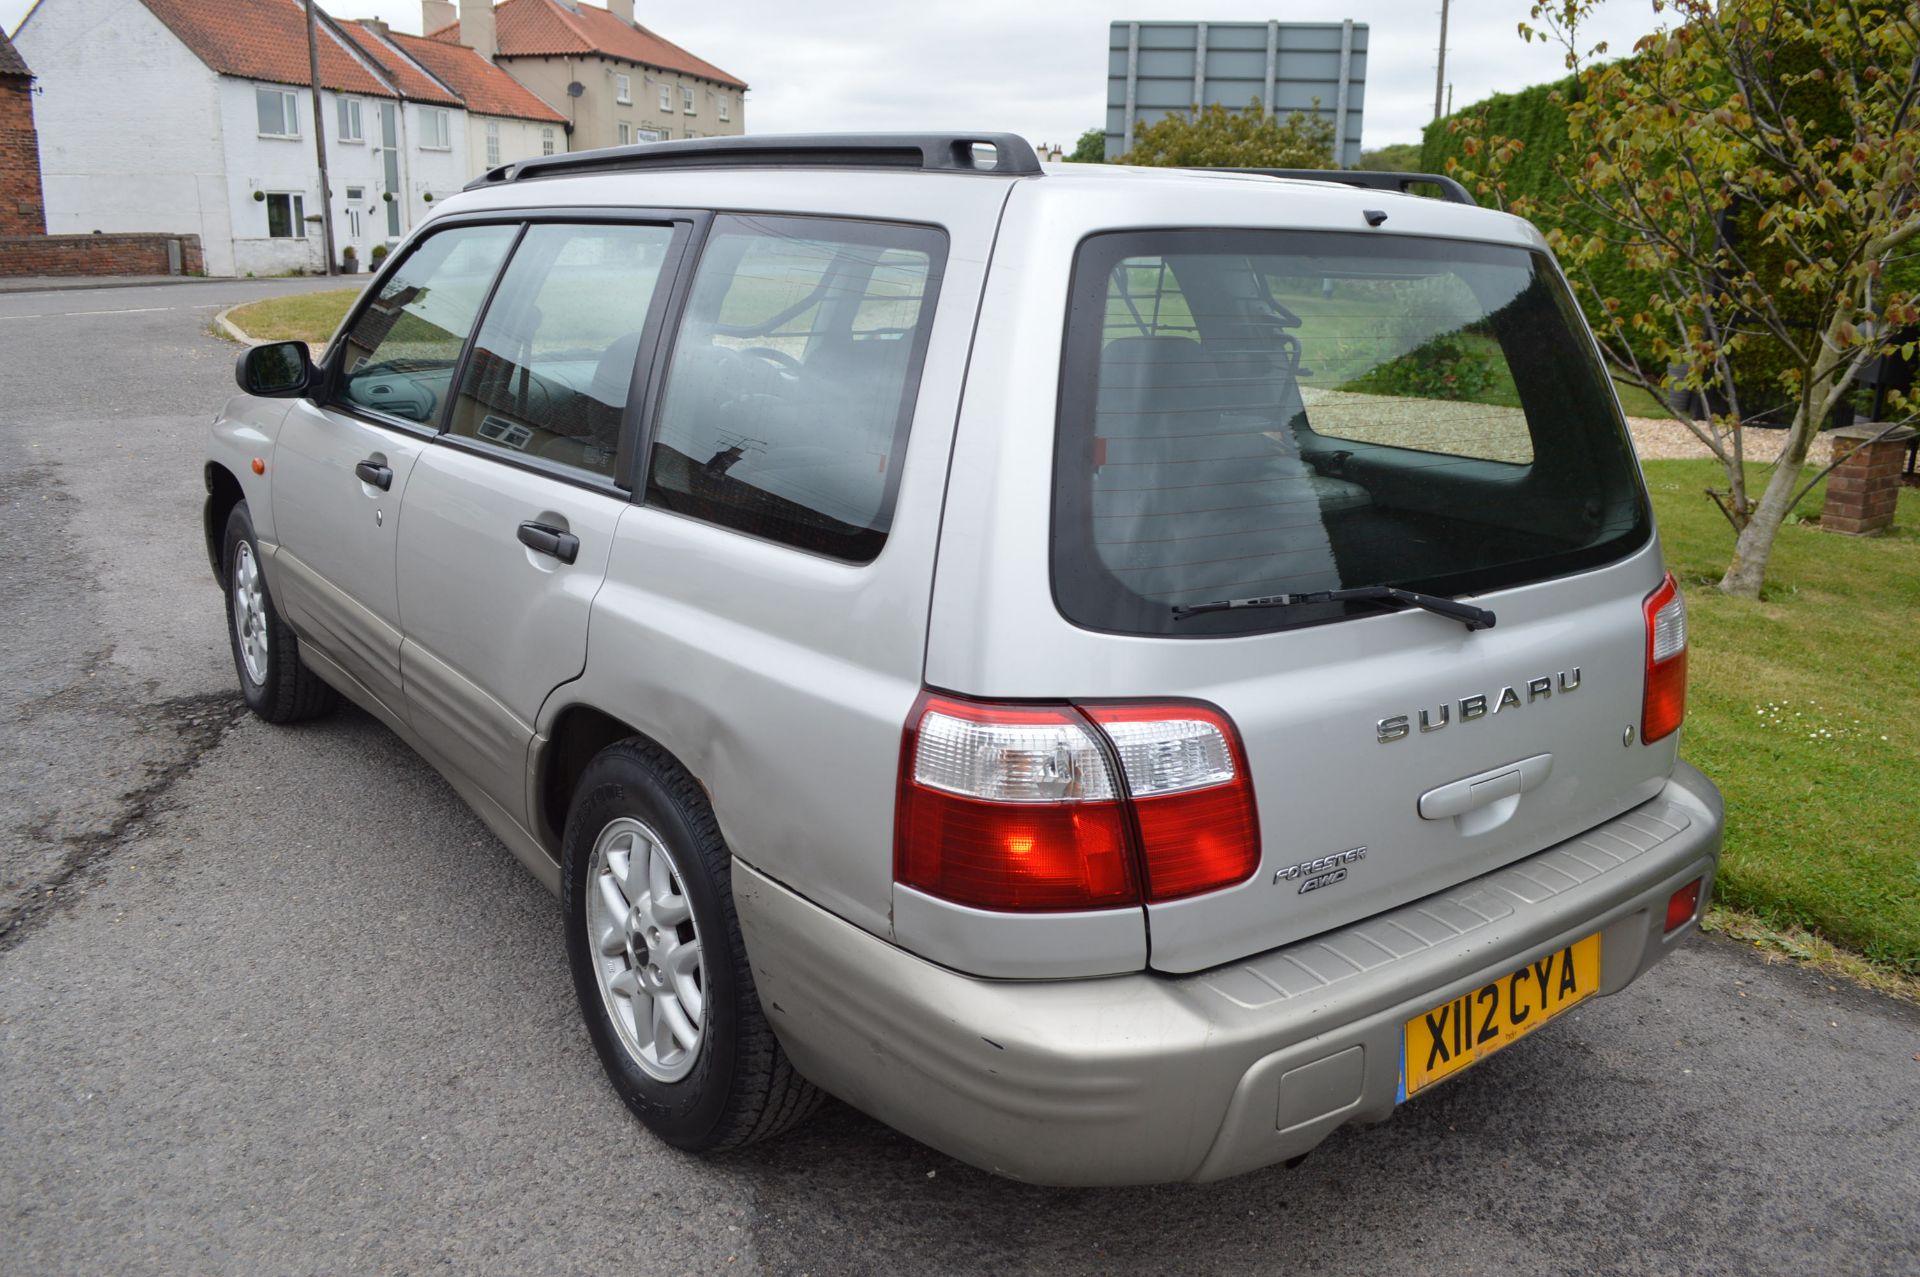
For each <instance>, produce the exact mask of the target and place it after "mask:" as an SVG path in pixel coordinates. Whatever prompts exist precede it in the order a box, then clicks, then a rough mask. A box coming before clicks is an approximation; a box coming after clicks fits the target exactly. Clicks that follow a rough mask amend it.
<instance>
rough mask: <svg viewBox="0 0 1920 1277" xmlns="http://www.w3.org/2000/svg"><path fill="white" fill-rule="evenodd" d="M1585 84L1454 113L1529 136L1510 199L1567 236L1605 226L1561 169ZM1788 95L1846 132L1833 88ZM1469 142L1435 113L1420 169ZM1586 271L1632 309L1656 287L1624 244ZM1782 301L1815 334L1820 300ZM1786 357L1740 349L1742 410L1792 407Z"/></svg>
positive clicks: (1765, 264) (1795, 57)
mask: <svg viewBox="0 0 1920 1277" xmlns="http://www.w3.org/2000/svg"><path fill="white" fill-rule="evenodd" d="M1778 65H1779V68H1780V70H1781V71H1783V72H1785V71H1789V70H1791V71H1804V70H1806V69H1808V68H1810V67H1811V66H1812V65H1814V63H1813V54H1812V51H1811V50H1797V49H1792V48H1783V49H1781V50H1780V51H1779V53H1778ZM1579 91H1580V89H1579V84H1578V82H1577V80H1576V79H1574V78H1573V77H1569V78H1567V79H1564V80H1559V81H1556V82H1554V83H1551V84H1540V85H1535V86H1534V87H1532V88H1530V89H1524V90H1522V91H1521V92H1519V93H1500V94H1495V95H1494V96H1493V97H1490V98H1487V99H1486V100H1484V101H1482V102H1477V103H1475V104H1473V105H1472V106H1469V107H1465V108H1463V109H1462V110H1460V111H1457V112H1455V113H1454V116H1452V117H1449V118H1456V119H1457V118H1462V117H1467V116H1475V115H1484V116H1485V117H1486V122H1487V124H1486V131H1487V133H1488V134H1489V135H1497V136H1505V137H1511V138H1518V139H1519V140H1520V141H1521V142H1523V143H1525V147H1524V148H1523V149H1522V150H1521V152H1520V154H1519V155H1518V156H1516V157H1515V158H1514V161H1513V163H1512V164H1511V165H1509V166H1508V168H1507V171H1506V173H1505V180H1506V183H1507V198H1508V199H1509V200H1510V201H1511V200H1513V199H1515V198H1517V197H1520V196H1531V197H1533V199H1534V201H1535V211H1534V216H1533V220H1534V222H1535V224H1536V225H1538V226H1539V227H1540V228H1541V229H1542V230H1548V229H1553V228H1556V227H1557V228H1558V229H1560V230H1563V231H1567V232H1569V233H1581V234H1593V233H1596V232H1599V231H1601V230H1603V229H1604V227H1603V224H1602V222H1601V219H1600V218H1599V217H1598V216H1597V215H1595V214H1592V213H1588V212H1586V211H1584V210H1582V209H1581V208H1579V207H1578V206H1577V205H1575V204H1574V202H1573V200H1572V199H1571V198H1570V197H1569V196H1568V194H1567V190H1566V186H1565V184H1564V183H1563V182H1562V181H1561V180H1560V178H1559V177H1557V176H1556V175H1555V169H1556V167H1557V166H1559V165H1561V163H1562V162H1563V161H1565V160H1570V159H1572V158H1574V156H1573V149H1574V147H1573V143H1572V141H1571V140H1570V139H1569V138H1568V136H1567V113H1566V109H1565V107H1564V106H1563V105H1562V104H1561V103H1562V101H1565V100H1571V99H1572V98H1574V97H1575V96H1576V95H1577V94H1578V93H1579ZM1791 92H1792V96H1793V97H1794V98H1795V99H1797V101H1795V102H1794V109H1795V113H1796V115H1798V116H1799V117H1800V118H1801V119H1802V120H1805V121H1808V122H1810V123H1812V124H1813V126H1814V127H1816V128H1823V129H1826V130H1828V131H1832V130H1835V129H1838V130H1841V132H1842V133H1844V130H1845V125H1846V117H1845V113H1844V111H1843V110H1842V108H1841V106H1840V104H1839V102H1838V101H1837V100H1835V99H1834V97H1833V96H1832V91H1831V90H1825V91H1823V90H1821V89H1820V88H1818V87H1815V86H1810V85H1806V84H1802V85H1800V86H1798V87H1796V88H1794V89H1793V90H1792V91H1791ZM1556 99H1559V100H1556ZM1464 141H1465V135H1464V134H1456V133H1450V132H1448V130H1447V120H1444V119H1443V120H1436V121H1434V122H1433V123H1432V124H1429V125H1428V126H1427V127H1426V131H1425V133H1424V135H1423V137H1422V139H1421V147H1420V167H1421V169H1422V170H1423V171H1425V172H1429V173H1444V172H1446V164H1447V160H1448V159H1449V158H1457V159H1459V160H1460V161H1461V162H1462V163H1471V161H1469V160H1468V157H1467V155H1466V152H1465V147H1464V146H1463V143H1464ZM1756 221H1757V215H1756V214H1755V213H1754V212H1753V211H1752V210H1750V209H1747V210H1742V211H1741V212H1740V213H1739V214H1737V215H1736V217H1735V220H1734V226H1733V233H1734V235H1735V236H1736V237H1737V242H1751V240H1752V239H1753V238H1757V232H1756V231H1755V230H1754V224H1755V222H1756ZM1743 232H1744V233H1743ZM1748 257H1749V260H1752V261H1753V262H1754V266H1755V269H1756V270H1758V271H1760V272H1761V273H1762V274H1763V275H1764V274H1766V273H1767V271H1768V270H1769V268H1770V267H1777V266H1779V265H1781V264H1784V262H1785V260H1786V250H1784V249H1782V248H1779V247H1775V246H1771V245H1761V244H1756V245H1755V246H1754V247H1752V248H1750V249H1749V250H1748ZM1587 278H1588V280H1590V281H1591V283H1592V285H1593V286H1594V288H1596V289H1598V290H1599V293H1600V295H1601V296H1603V297H1617V298H1619V299H1620V302H1621V304H1622V305H1623V307H1625V308H1626V309H1627V310H1628V311H1629V312H1634V311H1638V310H1641V309H1643V308H1644V307H1645V306H1646V303H1647V299H1648V298H1649V296H1650V295H1651V294H1652V292H1653V288H1654V281H1653V279H1652V278H1651V277H1650V276H1648V275H1645V274H1642V273H1640V272H1637V271H1634V270H1632V269H1630V268H1629V267H1628V266H1627V263H1626V260H1625V258H1624V255H1623V254H1621V253H1619V252H1618V251H1612V252H1608V253H1605V254H1603V255H1602V256H1601V257H1599V258H1598V259H1596V260H1595V261H1594V262H1593V263H1592V265H1591V266H1590V267H1589V268H1588V275H1587ZM1888 283H1889V285H1891V286H1893V287H1898V288H1909V289H1911V288H1914V287H1915V286H1916V285H1917V284H1920V258H1914V259H1909V260H1907V261H1904V262H1900V263H1896V264H1895V265H1894V266H1893V267H1892V268H1891V269H1890V270H1889V271H1888ZM1580 301H1581V304H1582V306H1583V307H1585V308H1586V309H1587V313H1588V317H1589V319H1591V318H1593V317H1594V313H1595V312H1594V309H1593V303H1592V298H1591V294H1589V293H1587V292H1585V291H1584V290H1581V296H1580ZM1780 304H1781V307H1782V309H1783V311H1785V313H1786V314H1787V317H1788V319H1789V320H1790V321H1792V322H1795V323H1796V324H1797V325H1800V326H1804V327H1805V329H1806V332H1807V337H1808V339H1809V340H1810V341H1811V340H1815V339H1816V338H1815V334H1814V332H1813V328H1814V325H1815V323H1816V319H1817V316H1816V314H1815V309H1814V307H1813V306H1812V305H1811V304H1810V303H1809V302H1808V301H1807V300H1806V299H1804V298H1801V297H1797V296H1783V297H1782V298H1781V301H1780ZM1636 346H1637V347H1638V348H1639V349H1640V350H1641V353H1642V355H1643V356H1644V355H1645V353H1646V348H1645V347H1644V346H1640V345H1639V343H1637V342H1636ZM1787 363H1788V361H1787V358H1786V354H1785V351H1784V350H1783V349H1781V348H1780V347H1778V346H1777V345H1775V344H1773V343H1765V342H1754V343H1752V344H1750V345H1748V346H1747V347H1746V348H1745V349H1744V350H1743V351H1742V352H1741V353H1740V354H1739V355H1738V356H1736V358H1735V360H1734V376H1735V380H1736V382H1737V383H1738V385H1739V387H1740V394H1741V407H1742V409H1743V410H1744V411H1745V412H1747V413H1749V414H1752V413H1755V412H1761V411H1769V410H1773V411H1778V410H1779V409H1781V408H1782V407H1784V406H1785V405H1786V404H1787V402H1788V395H1787V392H1786V391H1785V389H1784V388H1783V387H1782V385H1781V383H1780V374H1781V372H1782V370H1783V369H1784V368H1785V367H1786V366H1787Z"/></svg>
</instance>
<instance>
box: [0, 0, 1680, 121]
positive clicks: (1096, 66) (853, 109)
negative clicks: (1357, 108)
mask: <svg viewBox="0 0 1920 1277" xmlns="http://www.w3.org/2000/svg"><path fill="white" fill-rule="evenodd" d="M67 2H69V0H45V3H47V4H50V5H57V4H62V3H67ZM253 2H254V3H286V2H290V0H253ZM30 4H31V0H0V25H4V26H5V27H6V29H7V30H8V31H12V30H13V29H14V28H15V27H16V26H17V25H18V24H19V22H20V19H21V18H22V17H23V16H24V15H25V14H26V12H27V9H28V8H29V7H30ZM321 7H322V8H323V9H324V10H325V11H326V12H328V13H331V14H333V15H334V16H335V17H341V18H365V17H377V18H382V19H385V20H386V21H387V22H388V23H390V24H391V25H393V26H394V27H396V28H398V29H399V30H402V31H416V32H417V31H419V30H420V5H419V3H418V0H321ZM652 7H653V6H650V5H649V4H648V3H647V0H638V3H637V5H636V10H637V16H638V17H639V20H640V21H641V22H642V23H644V24H647V25H649V26H652V27H653V28H654V29H655V30H657V31H658V32H659V34H661V35H663V36H665V37H666V38H667V39H669V40H672V41H673V42H674V43H676V44H679V45H682V46H684V47H685V48H688V49H690V50H692V51H693V52H695V53H697V54H699V55H700V56H701V57H703V58H705V59H707V60H708V61H709V62H712V63H713V64H715V65H716V66H719V67H721V68H722V69H724V70H726V71H727V72H729V73H730V74H732V75H734V76H737V77H739V78H740V79H742V80H745V81H746V82H747V83H748V84H749V85H751V86H752V91H751V92H750V93H749V94H748V97H747V127H748V128H749V129H750V130H752V131H753V132H756V133H760V132H791V131H798V130H814V129H915V128H949V129H965V130H981V131H985V130H1006V131H1010V132H1014V133H1020V134H1023V135H1025V136H1026V137H1027V138H1029V139H1031V140H1032V141H1034V142H1036V143H1039V142H1058V143H1061V144H1063V145H1065V146H1067V147H1069V148H1071V147H1072V145H1073V141H1074V139H1075V138H1077V137H1078V136H1079V135H1080V134H1081V133H1082V132H1083V131H1085V130H1086V129H1090V128H1096V127H1099V126H1100V125H1101V124H1102V122H1103V116H1104V113H1105V103H1106V59H1107V27H1108V24H1109V23H1111V22H1114V21H1116V20H1124V21H1135V20H1138V21H1150V20H1156V19H1173V20H1180V21H1193V20H1196V19H1199V18H1201V17H1204V18H1205V19H1206V20H1207V21H1210V22H1212V21H1219V22H1231V21H1243V22H1244V21H1262V22H1264V21H1266V20H1267V19H1269V18H1278V19H1279V20H1281V21H1283V22H1284V21H1296V22H1307V21H1313V22H1321V21H1329V20H1331V21H1339V20H1340V19H1343V18H1352V19H1353V20H1354V21H1355V22H1364V23H1366V24H1367V25H1368V27H1369V28H1370V30H1369V33H1368V39H1369V54H1368V65H1367V84H1366V107H1365V115H1364V125H1365V145H1366V146H1367V147H1368V148H1372V147H1376V146H1383V145H1385V144H1387V143H1389V142H1411V141H1417V140H1419V136H1420V129H1421V127H1422V126H1423V125H1424V124H1426V123H1427V121H1428V120H1430V119H1431V118H1432V117H1433V82H1434V51H1435V48H1436V46H1437V45H1438V44H1439V27H1440V18H1439V10H1440V4H1439V0H1335V2H1333V3H1328V4H1321V5H1310V6H1309V5H1297V4H1287V3H1284V0H1188V2H1187V3H1171V2H1170V0H1159V2H1156V3H1133V2H1129V0H968V3H964V4H957V3H951V2H949V3H945V4H922V5H913V4H901V3H888V4H881V3H858V2H856V0H804V2H803V3H794V0H723V2H721V3H711V4H676V5H674V6H672V9H671V11H670V12H667V11H663V12H662V13H661V14H660V15H659V16H658V17H654V16H653V15H651V14H650V12H649V10H650V9H651V8H652ZM1527 7H1528V4H1527V0H1454V2H1453V6H1452V10H1451V16H1450V18H1449V21H1448V33H1447V44H1448V52H1447V78H1448V80H1450V81H1451V82H1452V84H1453V89H1454V104H1455V105H1456V106H1465V105H1467V104H1468V103H1470V102H1473V101H1476V100H1478V99H1479V98H1481V97H1484V96H1485V95H1487V94H1488V93H1492V92H1496V91H1509V92H1510V91H1512V90H1515V89H1520V88H1524V87H1526V86H1527V85H1529V84H1538V83H1540V82H1541V81H1543V80H1550V79H1553V78H1555V77H1556V76H1558V75H1560V74H1562V73H1563V72H1562V69H1561V63H1560V56H1561V54H1560V51H1559V50H1557V49H1555V48H1551V47H1543V46H1541V45H1540V44H1537V43H1536V44H1532V45H1528V44H1523V43H1522V42H1521V40H1520V38H1519V36H1518V35H1517V34H1515V25H1516V24H1517V23H1518V22H1519V20H1520V19H1521V18H1523V17H1524V16H1525V15H1526V10H1527ZM1656 25H1657V19H1656V17H1655V16H1654V14H1653V10H1652V4H1651V0H1607V3H1606V4H1604V5H1603V6H1602V7H1601V11H1600V14H1599V16H1598V17H1597V19H1596V20H1595V27H1594V35H1595V36H1596V37H1597V38H1604V39H1607V40H1609V41H1610V42H1611V44H1612V46H1613V51H1614V53H1615V54H1623V53H1625V52H1627V51H1628V50H1629V49H1631V48H1632V45H1633V41H1634V40H1635V39H1636V38H1637V37H1639V36H1641V35H1643V34H1645V33H1646V32H1648V31H1650V30H1652V29H1653V28H1654V27H1655V26H1656Z"/></svg>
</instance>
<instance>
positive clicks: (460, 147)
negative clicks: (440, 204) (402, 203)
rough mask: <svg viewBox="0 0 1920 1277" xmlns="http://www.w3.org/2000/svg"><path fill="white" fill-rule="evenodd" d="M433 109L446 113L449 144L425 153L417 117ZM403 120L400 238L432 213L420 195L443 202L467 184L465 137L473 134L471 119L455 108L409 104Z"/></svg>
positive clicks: (427, 203)
mask: <svg viewBox="0 0 1920 1277" xmlns="http://www.w3.org/2000/svg"><path fill="white" fill-rule="evenodd" d="M433 110H444V111H446V113H447V120H448V129H447V140H448V142H449V143H450V144H451V145H449V146H448V147H447V149H446V150H444V151H434V150H428V149H427V148H425V147H423V146H421V145H420V139H421V138H423V137H425V136H426V131H425V130H424V129H423V128H422V127H421V124H420V120H421V117H422V116H424V115H425V114H426V113H427V112H429V111H433ZM406 117H407V130H408V132H407V137H406V138H405V139H404V143H405V148H406V149H405V150H404V152H403V161H404V162H403V163H402V166H401V181H402V183H403V184H404V185H405V187H406V197H407V199H406V208H405V209H404V210H403V211H402V213H401V234H403V235H404V234H405V233H406V232H407V231H410V230H412V229H413V227H414V225H415V224H416V223H418V222H420V221H422V220H424V219H425V218H426V216H427V214H428V213H430V212H432V211H433V205H432V204H431V203H429V202H428V201H427V200H425V199H424V198H423V197H424V196H426V195H432V196H433V198H434V199H436V200H443V199H446V198H447V197H448V196H449V195H458V194H459V193H460V188H461V187H463V186H465V185H466V184H467V149H468V147H469V146H470V145H471V143H470V141H469V134H470V133H471V132H472V131H473V122H472V120H470V119H469V118H468V116H467V113H466V112H465V111H463V110H461V109H460V108H458V107H440V108H436V107H432V106H428V105H425V104H423V103H417V102H409V103H407V109H406Z"/></svg>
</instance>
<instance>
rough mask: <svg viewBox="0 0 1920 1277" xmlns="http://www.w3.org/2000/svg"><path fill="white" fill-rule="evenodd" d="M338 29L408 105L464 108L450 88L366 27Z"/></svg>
mask: <svg viewBox="0 0 1920 1277" xmlns="http://www.w3.org/2000/svg"><path fill="white" fill-rule="evenodd" d="M340 29H341V30H342V31H345V32H346V33H347V37H348V38H349V39H351V40H352V41H353V42H354V43H355V44H357V45H359V46H360V52H362V53H364V54H365V55H366V56H367V58H368V59H369V60H370V61H372V62H374V63H376V64H377V65H378V66H379V68H380V70H381V71H382V72H384V73H385V74H386V77H387V79H389V80H391V81H393V83H394V86H395V87H396V88H398V89H399V90H400V94H401V96H402V97H404V98H406V99H407V100H408V101H411V102H428V103H432V104H433V105H435V106H461V105H464V104H463V103H462V102H461V101H460V99H459V97H457V96H456V95H455V94H454V93H452V92H451V91H450V86H449V85H446V84H442V83H441V82H440V81H439V80H437V79H436V78H435V77H434V76H431V75H429V74H427V73H426V72H423V71H422V70H421V69H420V68H419V67H417V66H415V65H414V64H413V63H412V62H410V61H408V60H407V59H406V58H405V57H403V56H401V55H400V54H399V53H396V52H395V51H394V50H393V48H392V47H391V46H390V45H387V44H384V43H382V41H381V39H380V34H379V32H377V31H375V30H373V29H372V28H370V27H368V26H367V24H366V23H365V22H360V21H353V22H342V23H341V24H340Z"/></svg>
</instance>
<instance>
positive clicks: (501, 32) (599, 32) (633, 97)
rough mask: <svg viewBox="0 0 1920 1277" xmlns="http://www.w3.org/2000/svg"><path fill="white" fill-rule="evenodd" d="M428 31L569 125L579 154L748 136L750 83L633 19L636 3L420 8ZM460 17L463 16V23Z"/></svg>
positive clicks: (528, 0)
mask: <svg viewBox="0 0 1920 1277" xmlns="http://www.w3.org/2000/svg"><path fill="white" fill-rule="evenodd" d="M420 10H421V18H420V20H421V29H422V30H423V31H425V32H426V33H427V37H428V38H429V39H432V40H438V41H444V42H447V43H450V44H456V45H465V46H467V47H468V48H471V49H473V50H475V51H476V52H478V53H479V54H481V55H482V56H483V57H486V58H489V59H490V60H491V61H492V62H494V63H495V64H496V65H498V66H501V67H504V68H505V69H506V71H507V73H508V74H510V75H511V76H513V78H514V79H516V80H518V81H519V82H520V83H521V84H524V85H525V86H526V87H527V88H529V89H531V90H533V91H534V92H535V93H537V94H538V95H539V96H540V98H541V100H542V101H545V102H547V103H549V104H550V105H552V106H554V107H556V108H557V109H559V110H560V111H562V112H564V113H565V114H566V117H567V121H568V126H569V128H570V130H571V132H572V136H573V145H572V148H571V149H573V150H576V151H585V150H591V149H593V148H595V147H601V146H620V145H623V144H625V143H628V142H658V141H664V140H666V139H667V138H679V137H730V136H733V135H736V134H739V133H744V132H745V131H746V95H747V85H746V82H745V81H743V80H741V79H739V78H737V77H735V76H732V75H729V74H728V73H727V72H725V71H722V70H721V69H720V68H719V67H717V66H715V65H713V63H711V62H708V61H707V60H706V59H704V58H701V57H699V56H697V55H695V54H693V53H690V52H688V51H687V50H686V49H683V48H681V47H680V46H679V45H677V44H675V43H673V42H672V41H671V40H668V39H666V38H665V37H664V36H661V35H659V34H658V33H656V32H654V31H652V30H649V29H648V28H646V27H644V26H641V25H640V24H639V23H637V22H635V21H634V19H633V0H607V6H606V7H605V8H602V7H600V6H599V5H592V4H586V3H584V2H583V0H505V3H503V4H500V5H498V6H496V5H495V4H494V3H493V0H459V5H458V8H457V10H456V7H455V5H454V4H453V3H452V2H451V0H421V5H420ZM456 14H457V17H456Z"/></svg>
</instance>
